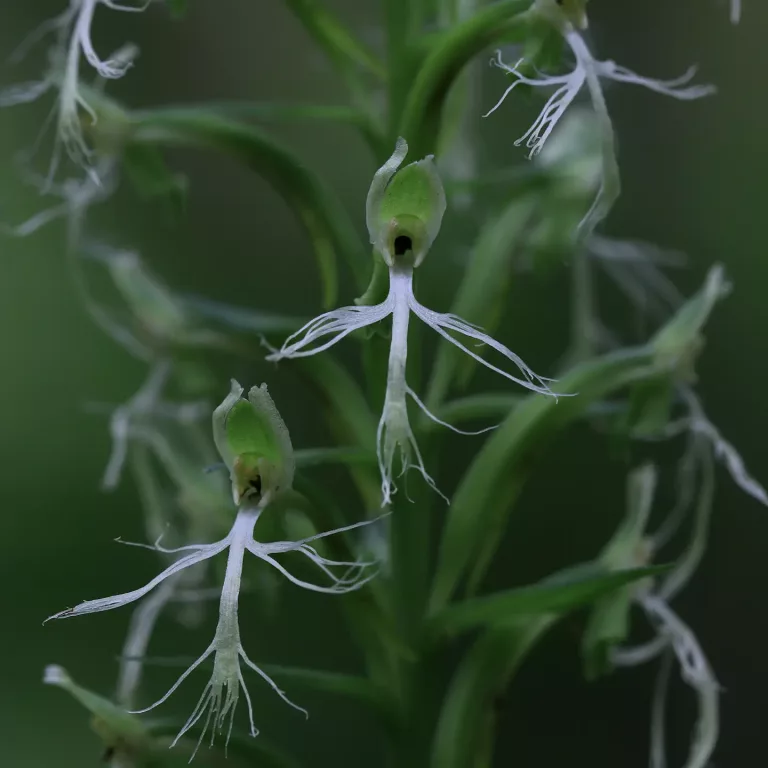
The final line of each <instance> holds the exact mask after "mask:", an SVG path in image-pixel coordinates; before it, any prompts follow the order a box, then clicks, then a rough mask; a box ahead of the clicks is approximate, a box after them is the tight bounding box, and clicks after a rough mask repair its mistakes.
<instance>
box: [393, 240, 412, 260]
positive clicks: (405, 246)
mask: <svg viewBox="0 0 768 768" xmlns="http://www.w3.org/2000/svg"><path fill="white" fill-rule="evenodd" d="M411 248H413V243H411V238H410V237H408V235H398V236H397V237H396V238H395V256H405V254H406V253H408V251H410V250H411Z"/></svg>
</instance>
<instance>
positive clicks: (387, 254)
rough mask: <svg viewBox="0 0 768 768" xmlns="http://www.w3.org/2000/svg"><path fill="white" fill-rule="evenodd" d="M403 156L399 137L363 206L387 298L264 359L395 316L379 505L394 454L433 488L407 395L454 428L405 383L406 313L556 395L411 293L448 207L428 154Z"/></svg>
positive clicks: (309, 349)
mask: <svg viewBox="0 0 768 768" xmlns="http://www.w3.org/2000/svg"><path fill="white" fill-rule="evenodd" d="M407 152H408V144H407V143H406V141H405V140H404V139H402V138H400V139H398V140H397V145H396V147H395V151H394V153H393V154H392V156H391V157H390V158H389V160H387V162H386V163H384V165H383V166H382V167H381V168H380V169H379V170H378V171H377V172H376V174H375V176H374V177H373V182H372V183H371V188H370V191H369V192H368V199H367V202H366V223H367V225H368V232H369V235H370V239H371V243H372V245H373V251H374V259H380V260H382V261H383V263H384V265H386V268H387V269H388V270H389V293H388V295H387V297H386V299H385V300H384V301H383V302H382V303H380V304H375V305H373V306H362V305H358V306H353V307H343V308H342V309H335V310H333V311H331V312H326V313H324V314H322V315H320V316H319V317H316V318H315V319H314V320H312V321H311V322H309V323H307V324H306V325H305V326H304V327H303V328H301V329H300V330H299V331H297V332H296V333H294V334H293V335H292V336H290V337H289V338H288V339H287V340H286V342H285V343H284V344H283V346H282V347H281V348H280V349H279V350H276V351H274V352H273V353H272V354H271V355H270V356H269V357H268V359H270V360H282V359H284V358H289V359H290V358H298V357H308V356H309V355H314V354H316V353H318V352H322V351H323V350H326V349H328V348H329V347H332V346H333V345H334V344H336V343H337V342H339V341H341V339H343V338H344V337H345V336H348V335H349V334H350V333H352V332H353V331H356V330H359V329H360V328H365V327H366V326H369V325H373V324H374V323H378V322H380V321H381V320H384V319H385V318H387V317H389V316H390V315H391V316H392V341H391V344H390V351H389V369H388V374H387V390H386V396H385V398H384V408H383V410H382V413H381V419H380V420H379V426H378V432H377V446H376V451H377V455H378V460H379V469H380V472H381V492H382V506H385V505H387V504H389V503H390V500H391V497H392V494H393V493H394V492H395V491H396V490H397V489H396V486H395V482H394V465H395V455H396V454H399V459H400V464H401V473H400V474H401V475H402V474H405V473H406V472H407V470H408V469H410V468H416V469H418V471H419V472H420V473H421V475H422V477H423V478H424V480H426V482H427V483H428V484H429V485H430V486H431V487H432V488H434V489H435V490H437V488H436V486H435V483H434V480H433V479H432V478H431V477H430V475H429V474H428V472H427V470H426V468H425V466H424V462H423V460H422V457H421V453H420V451H419V447H418V445H417V443H416V439H415V437H414V434H413V430H412V429H411V426H410V423H409V420H408V410H407V397H408V396H410V397H411V398H412V399H413V400H414V401H415V403H416V404H417V405H418V406H419V408H421V409H422V410H423V411H424V412H425V413H426V415H427V416H429V418H431V419H433V420H435V421H437V422H438V423H440V424H443V425H444V426H447V427H449V428H450V429H455V428H454V427H451V426H450V425H448V424H445V423H444V422H441V421H440V420H439V419H437V418H436V417H435V416H434V415H433V414H431V413H430V412H429V411H428V410H427V408H426V406H425V405H424V403H423V402H422V401H421V400H420V399H419V397H418V395H416V393H415V392H414V391H413V390H412V389H411V388H410V387H409V386H408V384H407V382H406V378H405V365H406V358H407V355H408V323H409V321H410V317H411V313H413V314H414V315H416V317H418V318H419V319H420V320H422V321H423V322H424V323H426V324H427V325H428V326H429V327H430V328H432V329H433V330H434V331H436V332H437V333H439V334H440V335H441V336H442V337H443V338H444V339H446V340H447V341H449V342H450V343H451V344H454V345H455V346H457V347H458V348H459V349H460V350H461V351H462V352H465V353H466V354H468V355H470V357H473V358H474V359H475V360H477V361H478V362H479V363H481V364H483V365H484V366H486V367H487V368H490V369H491V370H492V371H495V372H496V373H499V374H501V375H502V376H505V377H506V378H508V379H510V380H511V381H514V382H516V383H518V384H521V385H522V386H524V387H526V388H528V389H531V390H533V391H534V392H540V393H542V394H546V395H553V393H552V391H551V390H550V389H549V386H548V381H549V380H548V379H544V378H542V377H540V376H537V375H536V374H535V373H534V372H533V371H532V370H531V369H530V368H529V367H528V366H527V365H526V364H525V363H524V362H523V361H522V360H521V359H520V358H519V357H518V356H517V355H516V354H515V353H514V352H512V351H511V350H509V349H507V347H505V346H504V345H503V344H501V343H500V342H498V341H496V339H494V338H492V337H490V336H489V335H488V334H486V333H484V332H483V331H482V329H480V328H478V327H476V326H474V325H472V324H470V323H467V322H466V321H464V320H462V319H461V318H460V317H457V316H456V315H452V314H442V313H440V312H434V311H432V310H431V309H427V308H426V307H424V306H423V305H422V304H420V303H419V302H418V300H417V299H416V297H415V296H414V294H413V270H414V269H416V268H417V267H418V266H419V265H420V264H421V263H422V262H423V260H424V257H425V256H426V255H427V252H428V251H429V249H430V247H431V246H432V243H433V242H434V240H435V238H436V237H437V234H438V232H439V230H440V225H441V222H442V219H443V213H444V212H445V207H446V202H445V193H444V191H443V185H442V181H441V180H440V176H439V175H438V173H437V169H436V167H435V164H434V160H433V157H432V156H431V155H430V156H429V157H426V158H424V159H423V160H419V161H418V162H414V163H411V164H410V165H406V166H405V167H404V168H402V169H400V165H401V164H402V162H403V160H404V159H405V156H406V154H407ZM398 169H400V170H398ZM360 301H362V300H360ZM462 339H472V340H474V341H475V342H479V343H480V344H486V345H488V346H489V347H491V348H492V349H494V350H495V351H496V352H498V353H499V354H500V355H502V356H503V357H505V358H506V359H507V360H509V361H511V362H512V363H514V365H515V366H517V368H518V369H519V371H520V372H521V374H522V378H521V377H518V376H514V375H513V374H511V373H508V372H507V371H505V370H503V369H502V368H499V367H497V366H496V365H494V364H492V363H490V362H488V361H487V360H485V359H484V358H483V357H481V356H480V355H479V354H478V353H476V352H474V351H473V350H472V349H471V348H470V347H469V346H467V344H466V343H465V342H464V341H463V340H462ZM455 431H457V432H458V431H460V430H455ZM469 434H472V433H469ZM438 493H439V491H438Z"/></svg>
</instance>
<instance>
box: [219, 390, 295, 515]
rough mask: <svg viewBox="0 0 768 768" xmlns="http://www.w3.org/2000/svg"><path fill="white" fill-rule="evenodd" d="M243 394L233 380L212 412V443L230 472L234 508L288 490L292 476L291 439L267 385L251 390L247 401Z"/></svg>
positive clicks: (291, 482)
mask: <svg viewBox="0 0 768 768" xmlns="http://www.w3.org/2000/svg"><path fill="white" fill-rule="evenodd" d="M243 391H244V390H243V388H242V387H241V386H240V385H239V384H238V383H237V382H236V381H234V380H233V381H232V389H231V390H230V393H229V395H227V397H226V398H225V399H224V401H223V402H222V403H221V405H219V407H218V408H216V410H215V411H214V412H213V439H214V442H215V443H216V448H217V449H218V451H219V454H220V456H221V458H222V460H223V461H224V463H225V464H226V465H227V468H228V469H229V473H230V478H231V479H232V496H233V498H234V500H235V503H236V504H240V503H241V501H243V499H245V498H248V497H254V496H255V497H259V498H260V497H263V496H265V495H266V494H267V493H269V494H272V495H274V494H275V493H277V492H278V491H281V490H286V489H288V488H290V487H291V485H292V484H293V472H294V457H293V446H292V445H291V438H290V435H289V434H288V429H287V428H286V426H285V422H284V421H283V420H282V418H281V416H280V413H279V412H278V410H277V408H276V407H275V404H274V401H273V400H272V398H271V397H270V395H269V392H268V391H267V385H266V384H262V385H261V386H260V387H252V388H251V390H250V392H249V393H248V399H247V400H245V399H244V398H243V397H242V394H243Z"/></svg>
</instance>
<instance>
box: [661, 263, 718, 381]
mask: <svg viewBox="0 0 768 768" xmlns="http://www.w3.org/2000/svg"><path fill="white" fill-rule="evenodd" d="M730 288H731V286H730V283H729V282H728V281H727V280H726V278H725V273H724V271H723V267H722V265H720V264H716V265H715V266H713V267H712V268H711V269H710V270H709V272H708V274H707V279H706V281H705V283H704V285H703V286H702V288H701V290H700V291H699V292H698V293H697V294H696V295H695V296H693V298H691V299H689V300H688V301H687V302H686V303H685V304H684V305H683V306H682V307H680V309H679V310H678V312H677V314H676V315H675V316H674V317H673V318H672V319H671V320H670V321H669V322H668V323H667V324H666V325H665V326H664V328H662V329H661V330H660V331H659V332H658V333H657V334H656V336H655V337H654V339H653V341H652V342H651V344H652V346H653V348H654V350H655V352H656V356H657V358H658V359H659V362H661V363H662V364H663V365H665V367H667V366H668V367H672V368H674V369H675V370H676V372H677V374H678V375H679V376H681V377H683V378H685V379H690V378H691V377H692V374H693V362H694V361H695V358H696V356H697V354H698V352H699V351H700V349H701V345H702V338H701V331H702V329H703V327H704V324H705V323H706V322H707V320H708V319H709V316H710V314H712V310H713V309H714V307H715V305H716V304H717V302H718V301H720V300H721V299H723V298H725V297H726V296H727V295H728V294H729V293H730Z"/></svg>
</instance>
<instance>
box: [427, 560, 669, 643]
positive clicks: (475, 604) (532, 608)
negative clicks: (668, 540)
mask: <svg viewBox="0 0 768 768" xmlns="http://www.w3.org/2000/svg"><path fill="white" fill-rule="evenodd" d="M667 570H669V567H668V566H653V567H645V568H623V569H616V570H613V569H609V568H607V567H605V566H603V565H601V564H600V563H586V564H584V565H578V566H574V567H571V568H567V569H565V570H563V571H558V572H557V573H555V574H552V575H551V576H548V577H547V578H545V579H543V580H542V581H539V582H537V583H535V584H530V585H528V586H524V587H517V588H515V589H508V590H505V591H503V592H497V593H495V594H490V595H484V596H483V597H475V598H471V599H469V600H463V601H462V602H459V603H456V604H455V605H451V606H449V607H447V608H445V609H444V610H442V611H441V612H440V613H438V614H437V615H436V616H435V617H434V618H433V619H432V620H431V621H430V629H431V632H432V634H433V636H442V635H455V634H458V633H460V632H465V631H469V630H472V629H476V628H477V627H493V626H498V625H507V624H510V623H513V622H514V621H516V620H518V619H519V618H520V617H521V616H543V615H546V614H550V613H563V612H565V611H571V610H574V609H575V608H580V607H582V606H584V605H589V604H590V603H593V602H595V600H597V599H598V598H600V597H602V596H603V595H605V594H606V593H610V592H614V591H615V590H617V589H619V588H621V587H623V586H624V585H626V584H632V583H635V582H638V581H640V580H642V579H645V578H647V577H648V576H652V575H656V574H659V573H663V572H665V571H667Z"/></svg>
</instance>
